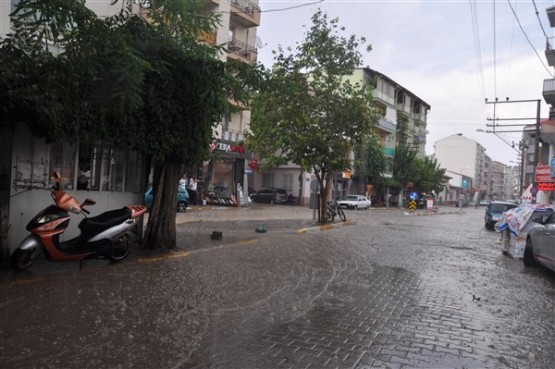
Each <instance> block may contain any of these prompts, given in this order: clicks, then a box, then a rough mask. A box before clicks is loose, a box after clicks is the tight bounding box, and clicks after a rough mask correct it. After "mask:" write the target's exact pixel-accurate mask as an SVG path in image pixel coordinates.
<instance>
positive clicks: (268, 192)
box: [250, 187, 289, 204]
mask: <svg viewBox="0 0 555 369" xmlns="http://www.w3.org/2000/svg"><path fill="white" fill-rule="evenodd" d="M288 196H289V194H288V192H287V191H286V190H284V189H283V188H275V187H268V188H263V189H261V190H260V191H255V192H253V193H251V194H250V198H251V199H252V201H253V202H266V203H270V204H284V203H286V202H287V197H288Z"/></svg>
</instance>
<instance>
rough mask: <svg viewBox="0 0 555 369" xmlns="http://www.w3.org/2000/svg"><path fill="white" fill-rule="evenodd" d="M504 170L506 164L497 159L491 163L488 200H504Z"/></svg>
mask: <svg viewBox="0 0 555 369" xmlns="http://www.w3.org/2000/svg"><path fill="white" fill-rule="evenodd" d="M505 171H506V165H505V164H503V163H500V162H498V161H494V162H492V164H491V176H490V178H491V182H490V183H491V190H490V192H489V193H490V194H491V198H490V200H504V199H505V198H506V196H505Z"/></svg>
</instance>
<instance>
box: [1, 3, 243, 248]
mask: <svg viewBox="0 0 555 369" xmlns="http://www.w3.org/2000/svg"><path fill="white" fill-rule="evenodd" d="M114 2H117V0H116V1H114ZM134 3H141V4H142V5H144V6H146V7H147V10H148V21H146V20H145V19H144V18H141V17H139V16H137V15H135V14H133V13H132V12H131V11H130V9H131V6H132V5H133V4H134ZM202 5H203V4H202V2H200V1H172V0H142V1H138V2H137V1H132V0H125V1H124V6H123V7H122V12H121V13H120V14H118V15H116V16H114V17H109V18H106V19H104V20H101V19H98V18H97V17H96V16H95V15H94V14H93V13H92V12H90V11H88V10H87V9H86V7H85V6H84V1H72V0H22V1H21V2H20V3H19V5H18V7H17V9H16V11H15V12H14V15H13V19H14V20H15V23H16V32H15V33H14V34H13V35H11V36H10V37H9V38H8V39H6V40H3V42H2V45H1V50H0V58H1V59H0V61H1V62H2V66H3V68H0V69H1V71H0V83H1V85H0V88H1V89H2V91H3V96H4V91H7V92H9V93H7V94H6V95H7V99H6V101H7V104H4V102H3V105H2V110H1V117H2V121H3V122H4V118H6V122H11V123H13V122H18V121H21V122H25V123H27V125H28V126H29V127H30V129H31V130H32V132H33V133H34V134H35V135H37V136H39V137H44V138H46V139H47V140H63V139H75V138H81V139H91V138H98V139H111V140H113V141H114V142H116V143H118V144H122V145H125V146H126V147H128V148H132V149H136V150H140V151H142V152H144V153H146V154H147V155H149V156H150V157H151V158H152V165H153V167H154V182H153V187H154V191H155V197H154V201H153V206H152V209H151V213H150V216H149V223H148V226H147V231H146V236H145V242H146V244H148V245H149V246H150V247H152V248H165V249H172V248H175V246H176V234H175V213H176V205H177V204H176V196H175V193H176V192H177V184H178V179H179V177H180V175H181V173H179V170H180V167H181V165H186V166H187V165H192V164H194V163H197V162H198V161H200V160H202V159H204V158H206V157H207V155H208V148H209V144H210V141H211V139H212V132H213V127H214V125H215V124H217V122H219V121H220V120H221V117H222V116H223V114H224V113H225V111H226V110H227V109H228V106H229V104H228V99H229V98H233V99H235V100H236V101H246V97H247V94H246V90H245V88H244V84H243V83H242V77H244V76H248V75H249V70H248V69H249V68H248V67H247V66H246V65H244V64H240V63H224V62H222V61H220V60H218V59H217V57H216V56H217V53H218V50H219V48H218V47H214V46H211V45H206V44H204V43H201V42H199V38H200V36H201V35H202V34H203V33H204V32H211V31H212V30H213V28H214V26H215V25H216V24H217V22H218V19H217V18H216V17H214V16H212V15H209V14H208V15H207V14H205V12H204V11H203V8H202ZM54 30H56V31H55V32H54ZM45 40H48V42H49V44H52V45H54V46H57V44H59V43H61V42H63V46H64V47H63V49H59V48H52V47H50V48H49V49H47V48H45V47H44V45H45ZM52 51H56V55H54V54H53V53H52ZM4 66H7V67H6V68H4Z"/></svg>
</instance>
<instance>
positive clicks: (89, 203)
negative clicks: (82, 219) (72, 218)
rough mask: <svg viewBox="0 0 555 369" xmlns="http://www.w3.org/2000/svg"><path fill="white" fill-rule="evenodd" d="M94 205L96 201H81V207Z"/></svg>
mask: <svg viewBox="0 0 555 369" xmlns="http://www.w3.org/2000/svg"><path fill="white" fill-rule="evenodd" d="M94 204H96V201H94V200H91V199H85V201H83V203H82V204H81V207H83V206H87V205H94Z"/></svg>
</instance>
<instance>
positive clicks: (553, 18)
mask: <svg viewBox="0 0 555 369" xmlns="http://www.w3.org/2000/svg"><path fill="white" fill-rule="evenodd" d="M545 12H546V13H547V19H549V25H550V26H551V27H555V6H551V7H549V8H547V9H545Z"/></svg>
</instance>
